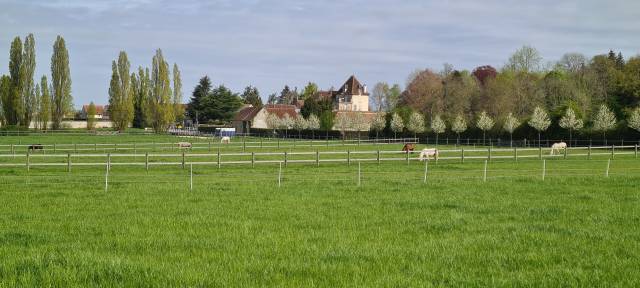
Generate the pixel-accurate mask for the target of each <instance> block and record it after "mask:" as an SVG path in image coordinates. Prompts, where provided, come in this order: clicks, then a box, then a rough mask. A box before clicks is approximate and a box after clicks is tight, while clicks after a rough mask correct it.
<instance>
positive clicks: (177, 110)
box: [173, 63, 184, 121]
mask: <svg viewBox="0 0 640 288" xmlns="http://www.w3.org/2000/svg"><path fill="white" fill-rule="evenodd" d="M173 106H174V116H175V119H176V120H178V121H182V120H183V119H184V106H183V105H182V79H181V76H180V70H179V69H178V64H176V63H173Z"/></svg>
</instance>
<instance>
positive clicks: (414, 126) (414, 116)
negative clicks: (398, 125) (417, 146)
mask: <svg viewBox="0 0 640 288" xmlns="http://www.w3.org/2000/svg"><path fill="white" fill-rule="evenodd" d="M424 125H425V123H424V117H422V114H420V113H419V112H415V111H414V112H413V113H411V116H410V117H409V121H408V122H407V130H409V131H410V132H413V137H414V138H415V137H416V136H417V134H418V133H422V132H424V129H425V127H424Z"/></svg>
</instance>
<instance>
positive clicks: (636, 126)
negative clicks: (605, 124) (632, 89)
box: [627, 107, 640, 132]
mask: <svg viewBox="0 0 640 288" xmlns="http://www.w3.org/2000/svg"><path fill="white" fill-rule="evenodd" d="M627 123H628V125H629V128H631V129H633V130H636V131H638V132H640V107H638V108H636V109H634V110H633V112H631V116H629V119H628V120H627Z"/></svg>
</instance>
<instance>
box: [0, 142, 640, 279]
mask: <svg viewBox="0 0 640 288" xmlns="http://www.w3.org/2000/svg"><path fill="white" fill-rule="evenodd" d="M74 137H76V136H74ZM78 137H79V138H73V140H71V141H65V140H69V139H67V138H60V137H59V138H58V139H51V138H43V139H27V140H26V141H27V142H32V141H33V142H38V143H42V144H45V143H54V140H55V143H73V142H72V141H78V142H76V143H125V142H133V141H138V142H139V143H142V142H144V141H143V140H138V139H137V138H135V139H124V138H118V137H121V136H104V137H100V138H95V139H94V138H92V137H84V138H83V137H81V136H78ZM141 137H153V138H154V139H153V140H152V141H158V142H160V141H168V142H177V141H181V140H176V138H174V137H170V136H141ZM90 138H91V139H90ZM22 139H23V141H24V139H25V138H22ZM180 139H181V138H180ZM46 141H50V142H46ZM79 141H81V142H79ZM90 141H94V142H90ZM203 143H206V141H203ZM0 144H17V143H16V142H15V139H8V138H4V137H0ZM203 145H208V144H203ZM399 146H401V145H400V144H397V145H379V146H375V147H374V145H371V146H367V145H361V146H359V147H360V148H357V147H358V146H349V147H352V148H349V149H353V150H354V151H357V149H362V151H372V150H374V149H376V147H378V149H386V150H388V151H396V150H398V149H399ZM203 147H204V146H203ZM382 147H385V148H382ZM443 148H451V149H453V147H443ZM203 149H204V148H203ZM223 149H229V150H225V151H236V152H240V151H242V150H241V149H243V148H242V147H240V146H237V147H230V146H228V147H226V148H223ZM244 149H245V150H246V151H262V152H266V151H287V149H294V150H288V151H301V152H304V151H315V150H319V149H321V148H319V147H307V148H303V147H296V148H293V147H281V148H280V149H281V150H278V149H277V148H259V147H254V148H251V149H246V147H245V148H244ZM322 149H327V150H325V151H331V149H333V150H334V151H342V150H343V148H342V147H341V146H328V148H327V147H325V148H322ZM214 150H215V149H214ZM582 152H584V151H582ZM627 152H628V153H627V154H625V155H616V156H615V158H614V159H613V160H611V161H610V162H609V158H610V157H609V156H608V155H605V153H602V155H593V157H591V159H590V160H587V158H586V157H583V156H580V157H577V156H576V157H568V158H567V159H562V157H555V158H549V159H547V160H546V161H545V162H544V163H543V161H541V160H539V159H536V158H526V159H522V160H519V161H518V162H516V161H514V160H513V159H508V158H499V157H497V158H494V159H492V160H491V161H489V162H488V164H487V174H486V181H484V177H485V174H484V160H483V159H473V158H470V159H467V160H466V161H465V162H464V163H462V162H461V161H457V160H453V159H450V160H441V161H439V162H438V163H437V164H436V163H435V162H433V161H431V162H429V164H428V165H429V166H427V167H425V163H424V162H418V161H411V162H409V163H408V164H407V163H406V162H403V161H388V162H382V163H381V164H377V163H375V162H362V163H360V164H358V163H357V162H358V161H353V162H352V163H351V165H347V163H320V165H319V166H316V165H315V164H313V163H290V164H289V165H287V166H286V167H283V168H282V170H281V171H280V170H279V165H278V164H276V163H272V164H262V165H256V166H255V167H254V168H252V167H251V166H250V165H244V164H237V165H232V164H229V165H224V166H222V167H221V168H218V167H217V166H216V165H194V166H193V174H191V173H190V172H191V171H190V169H189V168H190V167H188V166H187V167H185V169H182V168H181V165H158V166H152V167H151V169H149V171H146V169H145V167H144V166H118V165H114V166H113V167H112V170H111V171H110V172H109V175H108V187H107V190H106V191H105V177H106V173H105V172H106V171H105V169H104V167H95V166H78V167H73V170H72V171H71V172H67V170H66V168H65V167H55V166H51V167H50V166H34V167H31V168H30V170H29V171H27V170H26V169H25V167H18V166H16V167H8V166H7V167H0V200H2V203H3V204H4V205H2V206H0V259H2V261H0V286H5V287H16V286H55V287H61V286H62V287H73V286H76V287H86V286H107V287H110V286H137V287H140V286H142V287H173V286H199V287H229V286H231V287H314V286H316V287H335V286H361V287H362V286H364V287H371V286H374V287H379V286H383V287H386V286H404V287H425V286H427V287H428V286H472V287H480V286H483V287H486V286H503V287H506V286H509V287H512V286H563V287H564V286H626V287H633V286H638V285H640V272H638V271H640V260H639V259H640V229H639V228H638V227H639V225H638V224H639V222H638V221H639V219H640V208H638V207H639V204H640V196H639V190H640V189H638V187H640V177H639V176H638V175H639V174H638V172H640V160H639V159H637V158H635V157H634V155H633V154H632V151H630V150H629V151H627ZM5 153H6V152H5ZM64 153H65V154H66V153H67V152H64ZM81 153H82V152H81ZM86 153H93V152H90V151H87V152H86ZM119 153H120V152H119ZM127 153H130V152H127ZM156 153H160V152H156ZM167 153H172V152H168V151H167ZM190 153H204V151H201V152H190ZM452 153H453V152H452ZM474 153H476V152H474ZM477 153H479V152H477ZM500 153H504V156H505V157H506V155H507V154H509V155H510V153H511V152H507V151H505V152H500ZM500 153H498V154H497V156H500V155H501V154H500ZM530 153H535V151H532V152H530ZM545 153H548V152H547V151H545ZM478 155H481V154H478ZM450 156H451V157H457V156H454V155H453V154H451V155H450ZM128 157H140V156H139V155H133V156H128ZM158 157H159V156H158ZM172 157H173V156H171V157H167V158H166V159H162V158H160V157H159V159H161V160H166V161H174V160H175V159H174V160H171V159H173V158H176V157H173V158H172ZM198 157H203V156H194V157H193V158H194V159H196V161H198V160H201V159H200V158H198ZM204 157H206V156H204ZM238 157H244V156H238ZM301 157H302V156H301ZM340 157H342V156H340ZM445 157H446V155H445ZM2 159H3V160H1V161H5V163H13V162H11V161H16V162H18V161H22V160H24V159H22V160H19V157H16V159H18V160H13V158H12V157H6V156H5V157H3V158H2ZM34 159H35V157H34ZM43 159H45V158H43ZM78 160H82V158H79V159H78ZM103 160H104V159H102V160H101V161H103ZM130 160H131V159H129V158H125V159H124V160H123V161H130ZM43 161H44V160H43ZM48 161H50V160H48ZM61 161H64V160H61ZM87 161H90V160H87ZM115 161H116V162H117V161H119V160H115ZM175 161H177V160H175ZM543 165H544V169H545V170H544V173H545V178H544V180H543V179H542V174H543V172H542V171H543ZM607 165H609V175H608V177H607V175H606V171H607ZM425 168H427V169H428V170H427V171H428V172H427V178H426V181H425V178H424V175H425ZM192 175H193V176H192ZM278 175H280V181H278ZM425 182H426V183H425ZM191 184H193V189H190V185H191Z"/></svg>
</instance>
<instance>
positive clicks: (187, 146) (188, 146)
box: [178, 142, 191, 149]
mask: <svg viewBox="0 0 640 288" xmlns="http://www.w3.org/2000/svg"><path fill="white" fill-rule="evenodd" d="M178 148H180V149H182V148H185V149H191V143H189V142H178Z"/></svg>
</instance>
